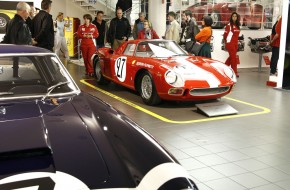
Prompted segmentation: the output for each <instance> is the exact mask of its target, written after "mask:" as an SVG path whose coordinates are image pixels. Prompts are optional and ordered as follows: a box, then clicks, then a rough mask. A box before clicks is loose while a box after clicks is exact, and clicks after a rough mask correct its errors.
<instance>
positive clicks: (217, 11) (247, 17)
mask: <svg viewBox="0 0 290 190" xmlns="http://www.w3.org/2000/svg"><path fill="white" fill-rule="evenodd" d="M187 9H188V10H191V11H192V13H193V16H194V17H195V19H196V21H197V23H198V24H199V25H201V21H202V19H203V16H204V15H211V17H212V19H213V24H212V27H213V28H223V27H224V26H225V25H226V24H228V23H229V21H230V17H231V14H232V12H237V13H238V14H239V15H240V22H241V24H242V25H244V26H247V27H248V28H250V29H259V28H261V25H262V18H264V21H265V19H266V17H265V16H262V15H263V6H262V5H260V4H258V3H249V2H227V3H216V4H211V3H204V2H203V3H198V4H194V5H192V6H190V7H188V8H187Z"/></svg>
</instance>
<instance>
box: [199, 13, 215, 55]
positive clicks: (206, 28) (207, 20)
mask: <svg viewBox="0 0 290 190" xmlns="http://www.w3.org/2000/svg"><path fill="white" fill-rule="evenodd" d="M201 23H202V25H203V29H202V30H200V32H199V33H198V34H197V35H196V36H195V39H196V41H198V42H196V43H202V42H205V44H204V45H203V46H202V48H201V50H200V52H199V54H198V55H199V56H203V57H208V58H211V47H210V41H211V36H212V29H211V25H212V23H213V21H212V18H211V16H204V17H203V20H202V21H201Z"/></svg>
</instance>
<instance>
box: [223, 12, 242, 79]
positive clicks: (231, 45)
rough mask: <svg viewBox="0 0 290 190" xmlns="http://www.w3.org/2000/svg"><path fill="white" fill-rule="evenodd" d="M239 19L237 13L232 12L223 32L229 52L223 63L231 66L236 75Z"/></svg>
mask: <svg viewBox="0 0 290 190" xmlns="http://www.w3.org/2000/svg"><path fill="white" fill-rule="evenodd" d="M240 25H241V24H240V21H239V15H238V13H236V12H233V13H232V15H231V18H230V23H229V24H228V25H227V26H226V28H225V32H224V35H223V38H224V41H225V44H226V48H227V50H228V52H229V57H228V59H227V60H226V62H225V64H226V65H227V66H231V68H232V69H233V70H234V72H235V73H236V76H237V77H239V75H238V70H237V64H238V60H237V51H238V40H239V34H240Z"/></svg>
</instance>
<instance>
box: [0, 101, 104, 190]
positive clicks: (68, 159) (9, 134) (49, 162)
mask: <svg viewBox="0 0 290 190" xmlns="http://www.w3.org/2000/svg"><path fill="white" fill-rule="evenodd" d="M72 101H73V98H65V99H58V102H57V104H55V102H54V103H53V102H52V101H50V100H47V101H46V102H45V103H44V102H42V101H29V100H27V101H21V102H10V103H5V104H2V105H1V107H0V109H2V111H1V112H2V113H1V114H0V139H1V143H0V157H1V156H2V158H3V157H4V158H5V157H7V158H9V161H8V160H7V161H5V162H1V161H3V159H1V158H0V162H1V163H0V168H2V166H4V165H6V167H7V166H8V165H10V166H11V164H13V165H16V166H18V165H19V166H21V167H10V169H9V168H8V169H7V170H6V171H3V173H1V172H0V178H4V177H7V176H9V175H11V174H17V173H24V172H35V171H37V172H56V171H58V172H59V171H60V172H63V173H65V174H69V175H70V176H74V177H76V178H77V179H79V180H81V181H83V182H85V184H87V185H88V186H94V185H95V184H98V183H99V184H101V183H103V182H104V181H107V180H108V178H109V173H108V169H107V166H106V163H105V161H104V160H103V157H102V155H101V153H100V152H99V150H98V148H97V146H96V144H95V142H94V140H93V139H92V137H91V135H90V132H89V131H88V129H87V126H86V124H85V123H84V122H83V120H82V118H81V117H80V116H79V114H78V112H77V111H76V110H75V109H74V107H73V105H72ZM35 160H38V162H36V164H35V163H34V162H35ZM7 162H9V163H10V164H9V163H7ZM32 163H33V164H32ZM1 170H2V169H1ZM88 174H90V175H88Z"/></svg>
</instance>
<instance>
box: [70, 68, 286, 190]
mask: <svg viewBox="0 0 290 190" xmlns="http://www.w3.org/2000/svg"><path fill="white" fill-rule="evenodd" d="M68 67H70V66H69V65H68ZM267 79H268V69H267V68H263V71H262V73H258V72H257V69H256V68H253V69H240V78H239V79H238V83H237V85H236V87H235V89H234V90H233V92H232V93H231V94H230V95H228V97H231V98H234V99H237V100H240V101H243V102H247V103H250V104H255V105H258V106H262V107H265V108H268V109H270V110H271V112H270V113H266V114H257V115H249V116H245V117H238V118H230V119H222V120H215V121H206V122H198V123H188V124H174V123H166V122H164V121H161V120H159V119H156V118H153V117H152V116H150V115H147V114H145V113H141V112H140V113H139V111H136V110H134V109H133V108H131V107H129V106H126V105H123V104H122V103H120V102H117V101H115V100H112V99H111V98H109V97H107V96H106V95H103V94H101V93H98V92H94V93H95V95H96V96H98V97H100V98H101V99H104V100H105V101H108V102H109V103H110V104H112V105H113V106H115V107H116V108H118V109H120V110H121V111H122V112H124V113H125V114H127V115H128V116H129V117H131V118H132V119H133V120H135V121H136V122H137V123H139V124H141V126H142V127H143V128H144V129H146V130H147V131H148V132H149V133H151V134H152V135H153V136H154V137H155V138H156V139H157V140H158V141H159V142H161V143H162V144H163V145H164V146H165V147H166V148H167V149H168V150H169V151H170V152H171V153H172V154H173V155H174V156H175V157H176V158H177V159H178V160H179V161H180V163H181V164H182V165H183V166H184V167H185V168H186V169H187V170H188V172H189V173H190V175H191V176H192V177H193V179H195V181H196V183H197V185H198V186H199V188H200V189H201V190H219V189H221V190H239V189H251V190H268V189H269V190H270V189H271V190H285V189H288V190H290V159H289V158H290V124H289V123H290V117H289V112H290V92H285V91H279V90H274V89H273V88H271V87H267V86H266V81H267ZM79 85H80V87H81V88H86V87H85V86H84V85H82V84H79ZM88 90H89V89H88ZM125 91H126V90H125ZM131 96H132V97H133V98H134V97H135V96H136V100H135V99H134V102H138V101H139V97H138V96H137V95H132V94H130V93H128V95H126V97H127V99H128V97H129V98H132V97H131ZM222 101H228V100H225V99H222ZM229 102H230V101H229ZM230 104H232V106H235V108H236V109H237V110H238V111H241V114H242V113H247V112H248V113H249V112H257V111H261V110H259V109H257V108H253V107H249V106H246V105H242V104H239V103H234V102H230ZM140 105H142V102H141V103H140ZM142 106H143V105H142ZM165 107H166V106H165ZM146 109H150V110H152V111H158V110H162V112H165V113H166V112H168V113H169V114H168V115H170V116H171V117H172V115H174V118H170V119H175V120H178V119H180V118H185V116H184V115H182V116H181V115H180V117H179V115H178V112H177V111H176V110H181V111H183V110H185V111H187V110H186V109H188V108H186V106H185V107H184V108H180V107H179V106H178V104H173V105H172V106H168V108H166V109H165V108H164V107H162V106H161V107H156V108H155V107H151V108H150V107H146ZM172 113H174V114H172ZM185 113H186V112H185ZM188 113H189V116H190V114H192V115H194V114H197V113H193V112H192V111H190V112H189V110H188ZM193 117H198V115H194V116H193ZM200 117H203V118H205V117H204V116H200Z"/></svg>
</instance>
